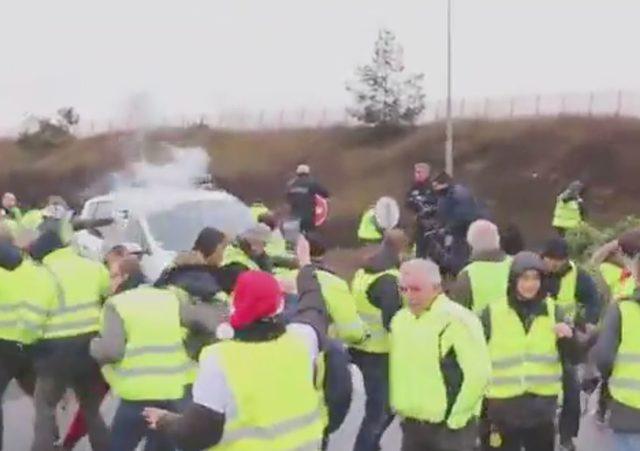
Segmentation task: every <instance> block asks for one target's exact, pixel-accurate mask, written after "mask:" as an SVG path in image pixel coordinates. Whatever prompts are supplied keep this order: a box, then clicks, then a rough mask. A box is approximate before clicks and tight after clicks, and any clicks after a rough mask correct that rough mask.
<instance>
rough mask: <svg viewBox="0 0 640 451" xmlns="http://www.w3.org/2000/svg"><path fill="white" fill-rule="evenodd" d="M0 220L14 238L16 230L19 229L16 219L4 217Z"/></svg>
mask: <svg viewBox="0 0 640 451" xmlns="http://www.w3.org/2000/svg"><path fill="white" fill-rule="evenodd" d="M0 222H1V223H2V224H5V225H6V226H7V229H9V232H11V236H13V237H14V238H15V237H16V235H17V233H18V231H19V230H20V224H18V222H17V221H16V220H14V219H9V218H5V219H3V220H2V221H0Z"/></svg>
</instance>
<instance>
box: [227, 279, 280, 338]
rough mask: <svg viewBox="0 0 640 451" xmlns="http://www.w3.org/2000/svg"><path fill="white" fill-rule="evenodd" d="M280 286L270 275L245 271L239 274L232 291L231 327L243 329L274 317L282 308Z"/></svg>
mask: <svg viewBox="0 0 640 451" xmlns="http://www.w3.org/2000/svg"><path fill="white" fill-rule="evenodd" d="M282 303H283V298H282V290H281V289H280V284H279V283H278V281H277V280H276V279H275V277H273V276H272V275H271V274H269V273H266V272H262V271H245V272H243V273H242V274H240V277H238V281H237V282H236V288H235V290H234V291H233V308H232V311H231V319H230V322H231V326H232V327H233V328H234V329H243V328H244V327H246V326H248V325H249V324H251V323H254V322H256V321H258V320H260V319H263V318H268V317H270V316H273V315H275V314H276V313H278V311H279V310H280V307H281V306H282Z"/></svg>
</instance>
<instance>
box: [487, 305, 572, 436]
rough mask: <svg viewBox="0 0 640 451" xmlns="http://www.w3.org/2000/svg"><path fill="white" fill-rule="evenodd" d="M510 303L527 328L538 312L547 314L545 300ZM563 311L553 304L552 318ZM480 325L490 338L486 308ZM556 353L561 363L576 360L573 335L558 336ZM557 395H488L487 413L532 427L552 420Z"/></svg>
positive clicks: (496, 419) (498, 419)
mask: <svg viewBox="0 0 640 451" xmlns="http://www.w3.org/2000/svg"><path fill="white" fill-rule="evenodd" d="M509 304H510V305H511V306H512V308H513V309H514V310H515V311H516V313H517V314H518V318H519V319H520V321H521V322H522V325H523V327H524V328H525V330H526V331H529V329H530V328H531V325H532V324H533V321H534V320H535V319H536V318H537V317H539V316H546V315H547V314H548V311H547V305H546V301H545V300H538V301H529V302H519V301H516V300H509ZM563 318H564V312H562V309H560V308H559V307H556V312H555V320H556V322H561V320H562V319H563ZM480 319H481V322H482V327H483V329H484V333H485V337H486V339H487V342H489V341H490V340H491V316H490V313H489V308H487V309H485V310H484V311H483V312H482V315H481V318H480ZM557 348H558V354H559V356H560V360H561V362H562V367H563V369H564V368H568V367H570V366H571V365H573V364H575V363H577V362H578V361H579V357H580V356H579V349H578V345H577V341H576V339H575V338H571V339H567V338H562V339H558V340H557ZM557 404H558V400H557V396H540V395H535V394H532V393H525V394H524V395H522V396H517V397H514V398H506V399H487V402H486V407H487V415H488V417H489V419H490V420H491V421H494V422H496V423H499V424H506V425H509V426H512V427H532V426H536V425H538V424H540V423H548V422H552V421H553V420H554V418H555V415H556V407H557Z"/></svg>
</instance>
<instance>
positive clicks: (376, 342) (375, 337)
mask: <svg viewBox="0 0 640 451" xmlns="http://www.w3.org/2000/svg"><path fill="white" fill-rule="evenodd" d="M385 274H389V275H392V276H395V277H398V276H399V274H400V273H399V271H398V270H397V269H389V270H387V271H382V272H379V273H373V274H371V273H368V272H366V271H365V270H364V269H360V270H358V271H357V272H356V274H355V276H354V277H353V281H352V283H351V293H352V294H353V297H354V299H355V300H356V309H357V311H358V316H360V318H361V319H362V321H364V323H365V325H366V326H367V330H368V331H369V333H370V337H369V338H368V339H367V340H366V341H365V342H363V343H358V344H354V345H353V346H352V347H353V348H355V349H360V350H362V351H365V352H372V353H379V354H386V353H388V352H389V333H388V332H387V330H386V329H385V328H384V325H383V323H382V311H381V310H380V309H379V308H378V307H376V306H374V305H373V304H371V302H370V300H369V295H368V294H367V291H368V290H369V287H370V286H371V285H373V283H374V282H375V281H376V280H378V279H379V278H380V277H382V276H383V275H385Z"/></svg>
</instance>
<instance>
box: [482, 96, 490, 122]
mask: <svg viewBox="0 0 640 451" xmlns="http://www.w3.org/2000/svg"><path fill="white" fill-rule="evenodd" d="M483 111H484V118H485V119H488V118H489V97H485V98H484V110H483Z"/></svg>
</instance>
